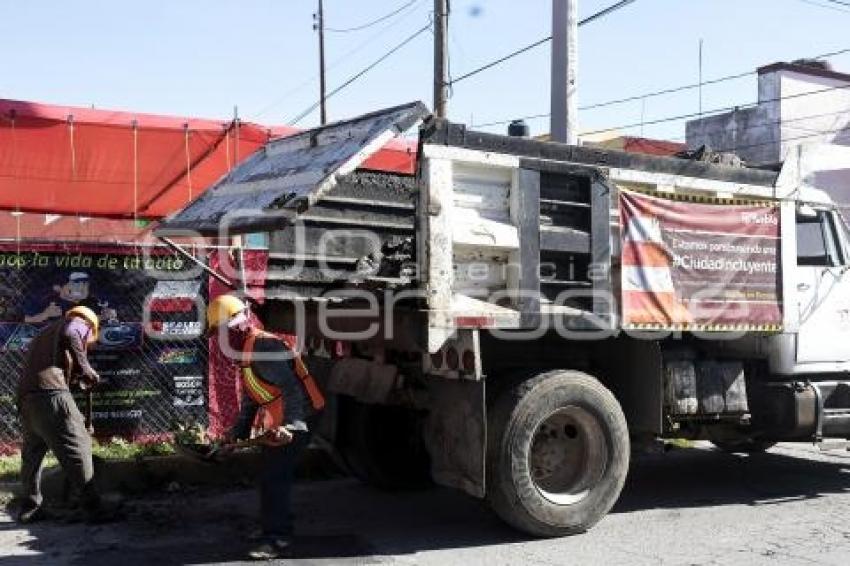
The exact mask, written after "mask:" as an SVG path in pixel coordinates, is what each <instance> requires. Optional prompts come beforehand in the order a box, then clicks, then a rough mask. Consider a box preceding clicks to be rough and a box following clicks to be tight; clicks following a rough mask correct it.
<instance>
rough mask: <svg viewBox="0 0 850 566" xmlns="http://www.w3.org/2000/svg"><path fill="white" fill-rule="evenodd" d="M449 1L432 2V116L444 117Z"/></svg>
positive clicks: (447, 91) (446, 88)
mask: <svg viewBox="0 0 850 566" xmlns="http://www.w3.org/2000/svg"><path fill="white" fill-rule="evenodd" d="M448 27H449V0H434V115H435V116H436V117H438V118H445V117H446V99H447V98H448V93H449V85H448V68H449V61H448V58H449V46H448V37H449V30H448Z"/></svg>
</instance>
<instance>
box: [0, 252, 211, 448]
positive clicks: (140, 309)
mask: <svg viewBox="0 0 850 566" xmlns="http://www.w3.org/2000/svg"><path fill="white" fill-rule="evenodd" d="M194 270H195V267H194V266H193V265H192V264H190V263H189V262H186V261H185V260H183V259H181V258H178V257H175V256H174V255H173V254H171V253H170V252H169V251H167V250H165V249H160V248H141V247H139V246H109V245H76V244H68V245H33V244H29V245H27V246H26V248H23V249H22V248H21V247H20V246H15V245H3V246H0V369H2V371H3V375H2V376H0V380H2V383H0V386H1V387H2V388H1V389H0V394H2V406H0V412H2V413H3V414H4V415H6V416H7V417H8V420H9V421H10V423H11V422H14V421H15V420H16V419H15V417H14V413H15V410H14V391H15V387H16V384H17V380H18V375H19V372H20V368H21V367H22V365H23V363H24V358H25V355H26V348H27V344H28V343H29V341H30V340H31V339H32V337H33V336H34V335H35V334H36V333H37V332H39V330H40V329H41V328H43V327H44V326H45V325H48V324H50V323H51V322H53V321H55V320H57V319H59V318H60V317H62V316H63V314H64V313H65V312H67V311H68V309H70V308H72V307H74V306H77V305H84V306H87V307H90V308H91V309H93V310H94V311H95V312H96V313H97V314H98V316H99V317H100V319H101V325H102V327H101V333H100V337H99V340H98V342H97V344H96V345H94V346H93V347H92V349H91V350H90V353H89V359H90V360H91V363H92V366H93V367H94V368H95V370H96V371H97V372H98V373H99V374H100V376H101V379H102V383H101V385H99V386H98V387H97V388H96V389H95V391H94V393H93V410H92V413H93V421H94V428H95V433H96V435H97V436H103V437H109V436H123V437H127V438H135V437H139V436H150V435H154V436H155V435H158V434H162V433H167V432H169V431H172V430H173V429H174V426H175V424H176V423H182V422H187V421H193V422H199V423H202V424H204V423H205V422H206V397H205V393H206V388H207V373H208V367H207V363H208V360H207V341H206V339H205V338H204V337H203V335H202V333H203V323H202V322H201V321H202V320H203V318H202V317H203V309H204V305H205V296H206V292H207V281H206V275H205V274H203V273H194ZM83 399H84V397H83V396H82V395H79V396H78V404H79V405H80V407H81V409H83V408H84V407H85V401H84V400H83ZM4 420H6V417H4Z"/></svg>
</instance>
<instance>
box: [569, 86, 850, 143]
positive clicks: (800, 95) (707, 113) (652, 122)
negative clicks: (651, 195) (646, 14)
mask: <svg viewBox="0 0 850 566" xmlns="http://www.w3.org/2000/svg"><path fill="white" fill-rule="evenodd" d="M846 89H850V84H843V85H838V86H832V87H826V88H822V89H818V90H811V91H808V92H798V93H797V94H789V95H786V96H777V97H774V98H767V99H765V100H760V101H758V102H752V103H749V104H743V105H737V106H724V107H721V108H715V109H713V110H709V111H703V112H689V113H687V114H680V115H678V116H669V117H667V118H658V119H656V120H650V121H648V122H647V121H644V122H637V123H633V124H625V125H622V126H615V127H613V128H604V129H601V130H593V131H590V132H584V134H583V135H586V136H589V135H593V134H601V133H605V132H611V131H614V130H625V129H629V128H637V127H640V126H641V125H643V126H652V125H655V124H663V123H665V122H676V121H680V120H686V119H688V118H695V117H698V116H712V115H716V114H722V113H724V112H730V111H734V110H742V109H746V108H754V107H757V106H759V105H761V104H767V103H770V102H780V101H783V100H792V99H796V98H803V97H806V96H814V95H816V94H823V93H825V92H832V91H836V90H846Z"/></svg>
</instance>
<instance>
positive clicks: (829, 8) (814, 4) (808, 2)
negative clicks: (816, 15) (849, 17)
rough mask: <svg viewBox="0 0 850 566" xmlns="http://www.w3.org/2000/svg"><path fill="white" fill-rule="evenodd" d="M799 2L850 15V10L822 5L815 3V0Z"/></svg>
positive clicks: (801, 0) (799, 0) (800, 0)
mask: <svg viewBox="0 0 850 566" xmlns="http://www.w3.org/2000/svg"><path fill="white" fill-rule="evenodd" d="M798 2H802V3H803V4H808V5H809V6H817V7H818V8H824V9H826V10H834V11H836V12H843V13H845V14H850V10H847V9H845V8H840V7H838V6H833V5H830V4H821V3H819V2H814V1H813V0H798Z"/></svg>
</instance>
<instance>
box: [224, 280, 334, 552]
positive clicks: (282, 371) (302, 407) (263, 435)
mask: <svg viewBox="0 0 850 566" xmlns="http://www.w3.org/2000/svg"><path fill="white" fill-rule="evenodd" d="M207 324H208V328H209V330H210V331H211V332H212V333H214V334H215V336H217V339H218V341H219V344H220V346H221V347H222V351H223V352H225V354H230V355H231V356H232V357H234V358H236V359H238V362H239V365H240V366H241V370H242V371H241V378H242V389H243V391H244V393H245V394H244V395H243V399H242V408H241V410H240V413H239V417H238V418H237V421H236V424H235V425H234V426H233V428H232V429H231V430H230V432H229V433H228V434H227V440H228V441H237V440H243V439H247V438H249V437H250V438H257V439H260V440H261V441H262V442H261V443H262V464H261V471H260V478H259V489H260V536H259V537H257V538H258V545H257V547H256V548H254V549H252V550H251V552H250V553H249V555H250V557H251V558H254V559H260V560H262V559H273V558H277V557H280V556H283V555H286V554H287V553H288V551H289V549H290V545H291V542H292V534H293V524H292V514H291V512H290V507H291V505H290V503H291V499H290V497H291V490H292V482H293V477H294V471H295V461H296V458H297V457H298V455H299V454H300V453H301V452H302V451H303V449H304V448H306V446H307V444H308V442H309V436H310V435H309V432H310V431H309V426H308V422H310V421H311V417H314V416H315V415H316V414H317V413H318V412H319V411H320V410H321V409H322V408H323V407H324V404H325V400H324V397H323V396H322V393H321V391H319V388H318V386H317V384H316V381H315V380H314V379H313V377H312V376H311V375H310V373H309V371H308V370H307V367H306V366H305V365H304V363H303V362H302V360H301V358H300V357H299V356H298V354H297V353H296V351H295V350H296V339H295V337H294V336H288V335H276V334H271V333H268V332H264V331H262V330H260V329H259V328H257V327H256V326H255V324H254V323H253V322H252V318H251V313H250V312H249V309H248V306H247V305H246V304H245V303H244V302H243V301H241V300H240V299H238V298H237V297H234V296H233V295H222V296H219V297H217V298H216V299H214V300H213V301H211V302H210V305H209V308H208V310H207Z"/></svg>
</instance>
